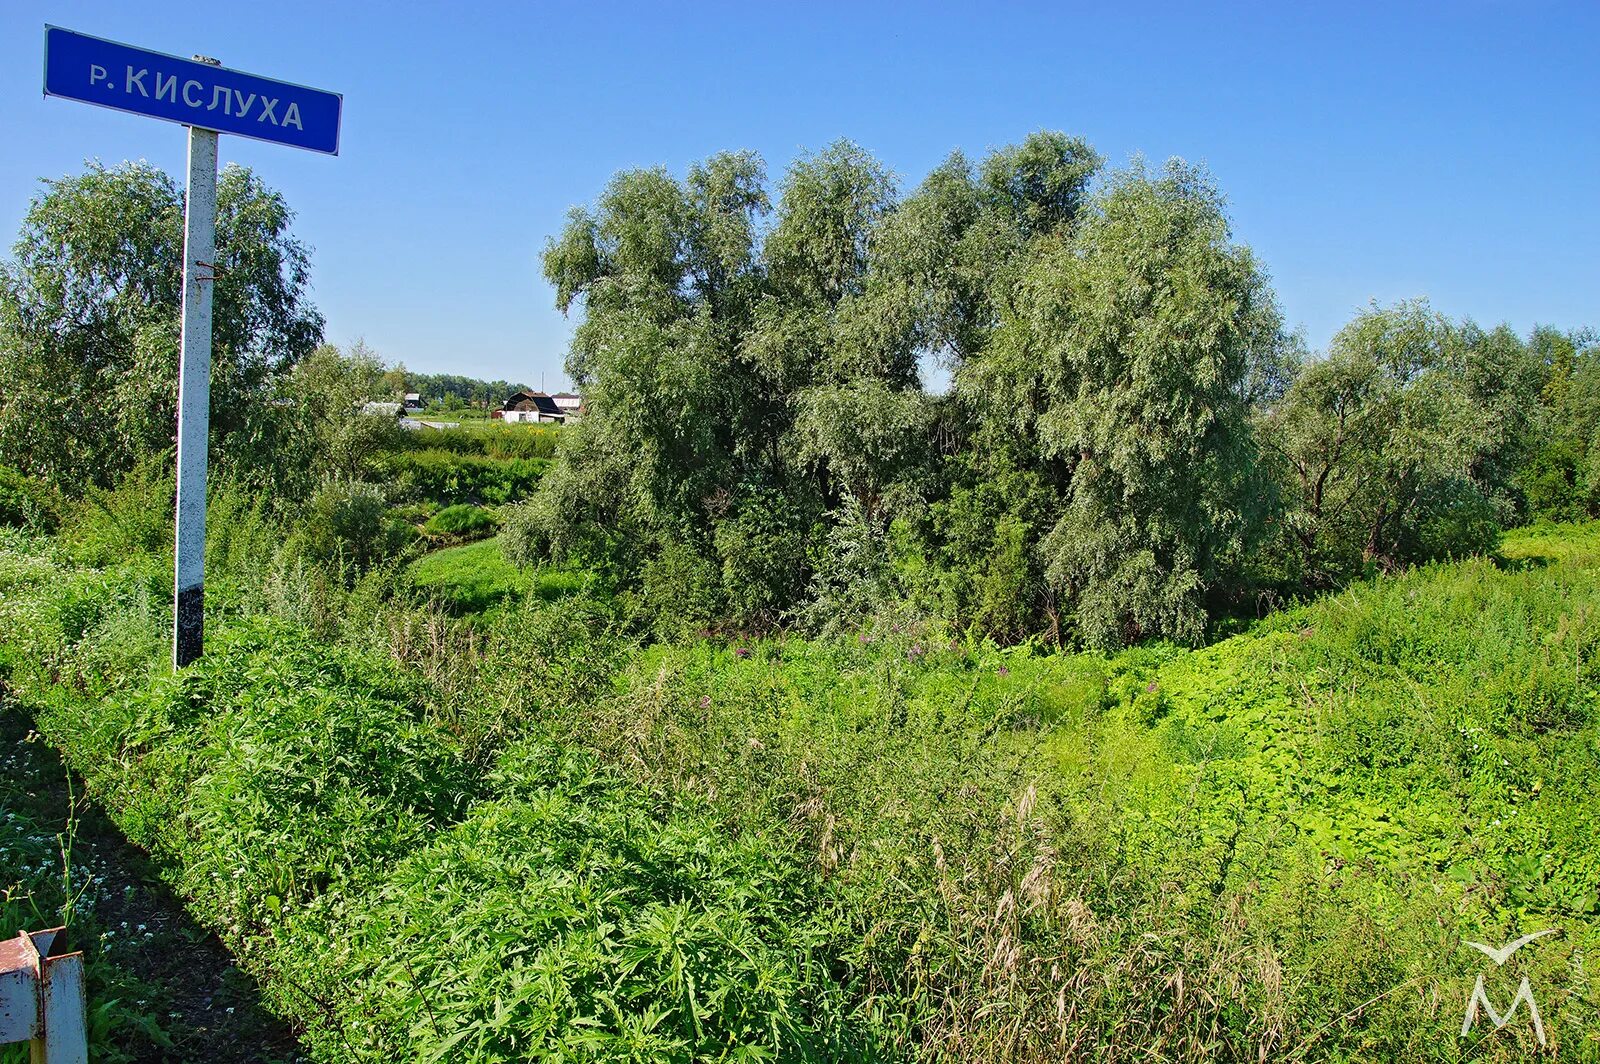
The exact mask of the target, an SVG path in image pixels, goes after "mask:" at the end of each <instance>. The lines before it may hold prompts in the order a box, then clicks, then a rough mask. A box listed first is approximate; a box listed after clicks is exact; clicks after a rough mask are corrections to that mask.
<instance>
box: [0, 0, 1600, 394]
mask: <svg viewBox="0 0 1600 1064" xmlns="http://www.w3.org/2000/svg"><path fill="white" fill-rule="evenodd" d="M46 22H52V23H55V24H58V25H62V26H66V27H68V28H71V29H76V30H81V31H83V32H85V33H92V34H96V35H99V36H103V37H110V38H113V39H116V40H122V41H126V42H128V43H131V44H136V45H141V46H144V47H148V48H152V49H156V50H159V51H164V52H171V53H175V54H179V55H189V54H192V53H195V52H201V53H205V54H208V55H212V56H216V57H218V58H220V59H221V60H222V61H223V62H224V63H225V64H226V65H229V66H234V67H238V68H240V69H243V70H248V71H251V72H254V73H259V74H264V75H268V76H271V77H277V78H282V79H284V80H288V81H296V82H300V83H302V84H307V85H314V86H317V87H319V88H328V89H333V90H336V91H339V92H342V93H344V98H345V114H344V135H343V143H342V151H343V154H342V155H341V156H340V157H339V158H327V157H323V156H318V155H312V154H309V153H306V152H300V151H295V150H292V149H287V148H279V147H274V146H271V145H265V144H257V143H253V142H250V141H246V140H241V139H239V138H229V137H224V138H223V158H224V160H234V161H237V162H240V163H244V164H246V165H249V166H252V167H255V168H256V169H257V170H258V171H259V172H260V173H261V174H262V175H263V176H264V177H265V178H266V180H267V181H268V182H269V183H270V184H272V185H274V186H276V187H278V188H279V189H281V190H283V192H284V193H285V194H286V195H287V197H288V199H289V201H290V203H291V204H292V205H293V206H294V208H295V209H296V210H297V211H298V213H299V219H298V222H297V225H296V232H297V233H298V234H299V235H300V236H301V237H302V238H303V239H304V240H306V241H307V242H308V243H310V244H311V245H312V247H313V248H314V260H313V261H314V267H315V274H314V283H315V295H314V298H315V300H316V302H317V304H318V306H320V307H321V309H322V310H323V312H324V313H325V314H326V315H327V319H328V338H329V339H330V340H333V341H334V342H337V343H347V342H348V341H350V340H352V339H354V338H355V337H357V336H365V337H366V339H367V340H368V342H369V343H371V344H372V345H373V346H374V347H376V348H377V349H378V350H379V351H380V352H381V353H382V354H384V355H385V356H386V357H388V358H390V359H391V360H403V361H404V362H405V363H406V365H408V366H409V367H411V368H413V369H418V370H426V371H437V372H459V373H468V374H472V375H475V376H484V377H506V378H513V379H515V378H521V379H524V380H527V381H530V382H532V383H534V384H536V385H537V384H538V382H539V381H540V379H541V376H542V378H543V379H544V380H545V382H546V383H547V384H548V385H549V386H550V387H552V388H554V387H555V386H556V385H558V384H560V383H561V382H562V377H561V375H560V374H561V362H562V358H563V356H564V352H565V348H566V342H567V338H568V336H569V335H570V331H571V328H570V323H568V322H567V321H565V320H564V319H563V318H562V317H561V316H560V315H559V314H557V313H556V312H555V310H554V309H552V306H551V294H550V291H549V289H548V288H547V287H546V285H545V284H544V282H543V281H542V280H541V278H540V276H539V270H538V253H539V250H540V249H541V247H542V246H543V244H544V241H545V239H546V238H547V237H548V236H550V235H551V234H553V233H554V232H555V231H556V230H557V229H558V228H559V227H560V225H561V223H562V218H563V215H564V214H565V212H566V210H567V208H568V207H569V206H571V205H573V204H578V203H587V202H590V201H592V200H593V199H594V197H595V196H596V194H597V193H598V192H599V191H600V189H601V187H602V186H603V185H604V183H605V182H606V180H607V179H608V178H609V177H610V175H611V174H612V173H613V172H615V171H616V170H618V169H620V168H625V167H633V166H651V165H658V164H660V165H665V166H667V167H669V168H670V169H671V170H672V171H673V172H675V173H682V172H683V170H684V169H685V168H686V166H687V165H688V163H689V162H691V161H693V160H695V159H698V158H702V157H704V156H706V155H708V154H710V153H711V152H714V151H717V150H720V149H725V148H753V149H756V150H757V151H759V152H761V153H762V155H763V156H764V157H765V158H766V160H767V165H768V169H769V173H770V175H771V176H772V178H773V179H774V180H776V178H777V177H778V176H779V175H780V174H781V172H782V170H783V168H784V166H785V165H786V164H787V163H788V162H789V161H790V160H791V159H792V158H793V157H794V156H795V155H796V154H797V153H798V152H800V151H803V150H806V149H813V148H818V147H821V146H823V145H825V144H827V143H828V142H830V141H832V140H834V139H836V138H838V137H841V136H843V137H849V138H851V139H853V140H855V141H857V142H859V143H860V144H862V145H864V146H865V147H867V148H869V149H870V150H872V151H873V152H875V153H876V154H877V155H878V156H879V157H880V158H881V159H883V160H884V161H885V162H886V163H887V164H888V165H889V166H890V167H892V168H893V169H894V171H895V172H896V173H897V174H898V175H899V176H900V178H901V181H902V184H903V185H904V186H906V187H911V186H914V185H915V184H916V183H917V182H918V181H920V180H921V178H922V176H923V175H924V174H925V173H926V172H927V171H928V169H929V168H931V167H932V166H934V165H935V164H937V163H938V161H939V160H940V159H942V158H943V157H944V156H945V155H946V154H947V153H948V152H949V151H950V150H951V149H953V148H958V147H959V148H961V149H962V150H964V151H966V152H967V153H968V154H969V155H974V156H976V155H981V154H982V153H983V152H984V150H985V149H986V148H989V147H992V146H998V145H1001V144H1006V143H1010V142H1012V141H1015V140H1017V139H1019V138H1021V137H1023V136H1025V135H1026V134H1027V133H1028V132H1030V131H1032V130H1035V129H1042V128H1049V129H1062V130H1066V131H1068V132H1070V133H1076V134H1082V135H1084V136H1086V137H1088V138H1089V140H1090V141H1091V142H1092V143H1093V144H1094V145H1095V146H1096V147H1097V148H1098V149H1099V150H1100V151H1101V152H1102V153H1103V154H1105V155H1106V156H1108V157H1109V158H1110V159H1111V160H1112V161H1113V162H1115V163H1118V164H1121V163H1125V162H1126V161H1127V160H1128V158H1129V157H1130V156H1131V155H1132V154H1134V153H1142V154H1143V155H1144V156H1145V157H1147V158H1149V159H1151V160H1157V161H1159V160H1161V159H1165V158H1167V157H1168V156H1173V155H1178V156H1182V157H1184V158H1186V159H1190V160H1195V161H1202V162H1204V163H1206V164H1207V165H1208V166H1209V167H1210V168H1211V170H1212V172H1213V173H1214V174H1215V176H1216V178H1217V180H1218V181H1219V183H1220V184H1221V186H1222V188H1223V190H1224V191H1225V192H1226V194H1227V196H1228V199H1229V202H1230V205H1231V211H1232V215H1233V219H1234V224H1235V233H1236V236H1237V238H1238V239H1240V240H1243V241H1245V242H1247V243H1249V244H1251V245H1252V246H1253V247H1254V248H1255V249H1256V251H1257V252H1258V253H1259V255H1260V256H1261V257H1262V259H1263V260H1264V261H1265V262H1266V264H1267V266H1268V267H1269V269H1270V270H1271V272H1272V276H1273V282H1274V286H1275V288H1276V290H1277V293H1278V296H1279V299H1280V300H1281V302H1282V305H1283V309H1284V313H1285V316H1286V318H1287V319H1288V321H1289V323H1290V324H1291V326H1300V327H1303V328H1304V330H1305V333H1306V336H1307V339H1308V340H1309V341H1310V343H1311V344H1312V345H1313V347H1317V348H1320V347H1321V346H1323V345H1324V344H1325V343H1326V342H1327V340H1328V338H1329V337H1330V336H1331V335H1332V334H1333V332H1334V331H1335V330H1336V329H1337V328H1338V327H1339V325H1340V324H1341V323H1342V322H1343V321H1345V320H1346V319H1348V317H1349V316H1350V315H1351V313H1352V312H1353V311H1355V310H1356V309H1357V308H1358V307H1360V306H1362V305H1363V304H1365V303H1366V302H1367V301H1369V300H1372V299H1377V300H1380V301H1390V300H1395V299H1401V298H1405V297H1410V296H1428V297H1429V298H1431V299H1432V300H1433V302H1434V304H1435V306H1436V307H1438V308H1439V309H1440V310H1442V311H1444V312H1446V313H1448V314H1451V315H1454V316H1471V317H1473V318H1475V319H1477V320H1478V321H1479V322H1481V323H1485V324H1488V323H1495V322H1500V321H1507V322H1510V323H1511V324H1512V325H1513V326H1515V327H1516V328H1517V329H1518V330H1526V329H1528V328H1529V327H1531V326H1532V325H1534V324H1535V323H1550V324H1555V325H1560V326H1563V327H1571V326H1579V325H1594V326H1600V254H1597V249H1600V81H1597V80H1596V45H1597V43H1600V3H1596V2H1595V0H1589V2H1586V3H1579V4H1556V3H1537V2H1535V3H1511V2H1506V3H1478V2H1470V0H1469V2H1465V3H1452V4H1439V5H1436V6H1425V7H1423V6H1410V5H1399V4H1373V5H1370V6H1357V5H1353V4H1346V3H1326V4H1318V5H1309V4H1299V3H1294V4H1282V3H1275V4H1261V5H1259V6H1256V5H1252V6H1243V5H1238V6H1228V7H1226V8H1224V7H1221V6H1217V5H1210V4H1193V3H1182V4H1170V5H1140V4H1103V3H1094V4H1080V5H1069V4H1063V3H1043V4H1038V5H1012V4H1005V3H984V4H979V5H971V6H967V5H963V6H960V7H956V6H939V5H926V6H911V5H893V6H890V5H876V4H866V3H862V4H838V5H832V4H824V3H806V4H793V5H778V4H770V3H761V2H750V3H744V4H738V5H722V4H711V3H700V4H657V5H649V6H639V7H629V6H624V5H620V4H606V3H593V2H589V3H582V4H576V3H574V4H559V3H540V4H526V3H517V4H511V3H505V4H489V3H470V2H460V3H452V4H448V5H445V4H439V5H424V4H415V3H402V2H388V3H373V2H363V3H355V2H340V3H332V2H328V0H323V2H319V3H309V2H300V0H285V2H272V0H268V2H253V3H240V2H233V3H215V2H213V3H196V2H193V0H190V2H186V3H163V2H157V0H140V2H137V3H134V2H128V0H119V2H102V0H73V2H67V0H61V2H55V3H49V2H44V0H9V2H7V3H5V4H4V5H3V7H0V131H3V133H4V137H3V144H4V148H3V150H0V235H3V239H4V242H5V244H6V245H7V246H9V244H10V243H11V241H12V240H13V239H14V234H15V233H16V231H17V226H18V223H19V222H20V219H21V217H22V214H23V212H24V211H25V209H26V206H27V202H28V200H29V198H30V197H31V196H32V195H34V194H35V192H36V191H37V189H38V184H37V179H38V178H40V177H44V176H59V175H61V174H65V173H68V172H73V171H77V170H78V169H80V168H81V166H82V163H83V161H84V159H85V158H88V157H99V158H100V159H102V160H105V161H107V162H117V161H121V160H123V159H127V158H140V157H142V158H146V159H148V160H150V161H151V162H153V163H156V164H158V165H160V166H163V167H165V168H166V169H167V170H168V171H170V172H172V173H174V174H181V172H182V168H183V161H184V134H183V131H182V130H181V129H180V128H179V127H176V126H171V125H168V124H166V123H162V122H155V121H151V120H149V119H143V118H137V117H134V116H131V115H121V114H117V113H114V112H110V111H106V110H102V109H99V108H94V107H86V106H83V105H81V104H76V103H71V102H68V101H64V100H56V99H51V100H45V99H43V98H41V96H40V89H39V86H40V84H41V52H42V47H43V26H44V23H46Z"/></svg>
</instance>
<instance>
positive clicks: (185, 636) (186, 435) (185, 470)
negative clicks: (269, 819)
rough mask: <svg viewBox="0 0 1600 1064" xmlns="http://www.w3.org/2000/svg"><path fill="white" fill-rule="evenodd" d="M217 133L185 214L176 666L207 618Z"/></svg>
mask: <svg viewBox="0 0 1600 1064" xmlns="http://www.w3.org/2000/svg"><path fill="white" fill-rule="evenodd" d="M216 243H217V134H216V133H214V132H212V131H211V130H209V129H198V128H196V127H194V126H191V127H189V194H188V201H187V202H186V203H185V205H184V212H183V333H182V336H181V339H180V340H179V354H178V529H177V537H176V544H175V550H174V558H173V601H172V629H173V630H172V664H173V666H174V667H175V668H179V669H181V668H183V667H184V666H185V665H187V664H189V663H190V662H191V661H193V660H194V659H195V658H198V657H199V656H200V651H201V648H202V647H203V646H204V643H205V617H206V610H205V604H206V590H205V579H206V458H207V451H208V450H209V445H210V434H211V433H210V428H211V287H212V286H211V282H212V281H213V280H215V279H216V250H217V249H216Z"/></svg>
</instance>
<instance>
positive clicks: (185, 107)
mask: <svg viewBox="0 0 1600 1064" xmlns="http://www.w3.org/2000/svg"><path fill="white" fill-rule="evenodd" d="M44 93H45V95H46V96H61V97H64V98H66V99H69V100H77V101H79V102H80V103H91V104H94V105H95V106H97V107H110V108H112V109H114V110H118V111H128V112H130V113H132V114H137V115H143V116H145V117H146V118H159V119H162V120H163V121H167V122H177V123H179V124H181V125H185V126H188V127H189V185H188V197H187V201H186V203H185V207H184V229H183V333H182V340H181V350H180V356H179V365H178V506H177V543H176V551H175V555H176V556H175V558H174V561H173V578H174V579H173V635H172V661H173V665H174V666H175V667H176V668H182V667H183V666H185V665H187V664H189V663H190V662H192V661H194V660H195V659H196V658H198V657H199V656H200V652H201V649H202V647H203V645H204V631H205V557H206V457H207V450H208V446H209V440H210V426H211V289H212V282H213V281H215V280H216V275H217V270H218V269H219V267H218V266H217V263H216V231H217V134H218V133H232V134H235V135H237V136H241V137H252V138H254V139H256V140H267V141H272V142H274V143H277V144H287V145H289V146H290V147H294V148H304V149H306V150H307V151H315V152H322V153H324V154H327V155H338V154H339V120H340V117H341V115H342V113H343V110H344V97H342V96H340V95H339V94H338V93H336V92H325V91H323V90H322V89H310V88H306V87H305V86H304V85H295V84H292V83H290V82H287V81H275V80H272V79H270V78H263V77H258V76H256V75H255V74H246V73H244V72H243V71H239V70H228V69H226V68H224V67H223V66H221V65H220V64H218V63H217V61H216V60H215V59H207V58H205V57H203V56H195V57H194V58H193V59H180V58H178V57H177V56H173V55H166V54H164V53H161V52H152V51H149V50H147V49H144V48H135V47H133V46H131V45H126V44H118V43H117V42H115V41H107V40H103V39H101V38H99V37H90V36H89V35H87V34H83V33H74V32H73V31H72V30H64V29H61V28H60V27H59V26H46V27H45V31H44Z"/></svg>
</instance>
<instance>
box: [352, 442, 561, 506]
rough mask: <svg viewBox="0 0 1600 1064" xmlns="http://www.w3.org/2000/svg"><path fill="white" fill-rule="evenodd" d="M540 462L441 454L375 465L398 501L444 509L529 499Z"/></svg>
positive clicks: (410, 454)
mask: <svg viewBox="0 0 1600 1064" xmlns="http://www.w3.org/2000/svg"><path fill="white" fill-rule="evenodd" d="M547 464H548V462H547V460H546V459H543V458H509V459H499V458H489V457H486V456H484V455H479V454H472V453H465V454H462V453H457V452H456V451H451V450H444V449H440V448H430V449H427V450H417V451H394V452H390V453H387V454H384V455H382V456H381V457H380V458H378V459H376V460H375V466H376V468H377V470H378V471H379V472H380V473H381V474H382V475H383V476H385V477H387V478H389V480H390V481H391V483H392V486H393V489H394V491H395V493H396V494H397V495H398V496H401V497H405V496H411V497H415V498H420V499H427V500H430V501H433V502H438V503H441V504H444V505H450V504H453V503H462V502H476V503H495V504H498V503H504V502H507V501H510V500H513V499H520V498H523V497H524V496H526V495H528V494H530V493H532V491H533V490H534V488H535V487H537V486H538V484H539V479H540V477H542V476H543V475H544V471H545V468H546V466H547Z"/></svg>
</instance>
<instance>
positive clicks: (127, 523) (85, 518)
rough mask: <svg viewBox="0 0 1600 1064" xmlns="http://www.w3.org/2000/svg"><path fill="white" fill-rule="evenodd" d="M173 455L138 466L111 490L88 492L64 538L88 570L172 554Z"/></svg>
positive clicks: (67, 524) (69, 518)
mask: <svg viewBox="0 0 1600 1064" xmlns="http://www.w3.org/2000/svg"><path fill="white" fill-rule="evenodd" d="M170 461H171V455H170V454H169V455H166V456H164V457H162V458H159V459H152V460H147V461H144V462H141V463H139V464H138V465H137V466H135V467H134V469H133V471H132V472H131V473H129V474H128V475H127V476H126V477H124V478H123V479H122V480H121V482H119V483H118V484H117V486H116V487H113V488H99V487H90V488H89V490H88V491H87V492H85V494H84V496H83V498H82V499H80V500H79V501H78V502H77V503H76V504H75V505H74V506H73V508H72V510H71V512H70V513H69V514H68V515H67V518H66V520H65V522H64V527H63V528H62V538H63V539H64V540H65V541H66V543H67V544H68V545H69V548H70V549H71V551H72V552H73V555H74V556H75V557H76V558H77V559H78V560H79V561H81V562H83V563H85V564H87V565H113V564H115V563H117V562H120V561H123V560H125V559H127V558H129V557H132V556H136V555H140V554H153V553H156V552H159V551H164V550H170V549H171V545H172V534H173V533H172V521H173V512H174V500H175V498H176V487H175V483H174V481H173V477H172V473H171V471H170V467H169V463H170Z"/></svg>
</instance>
